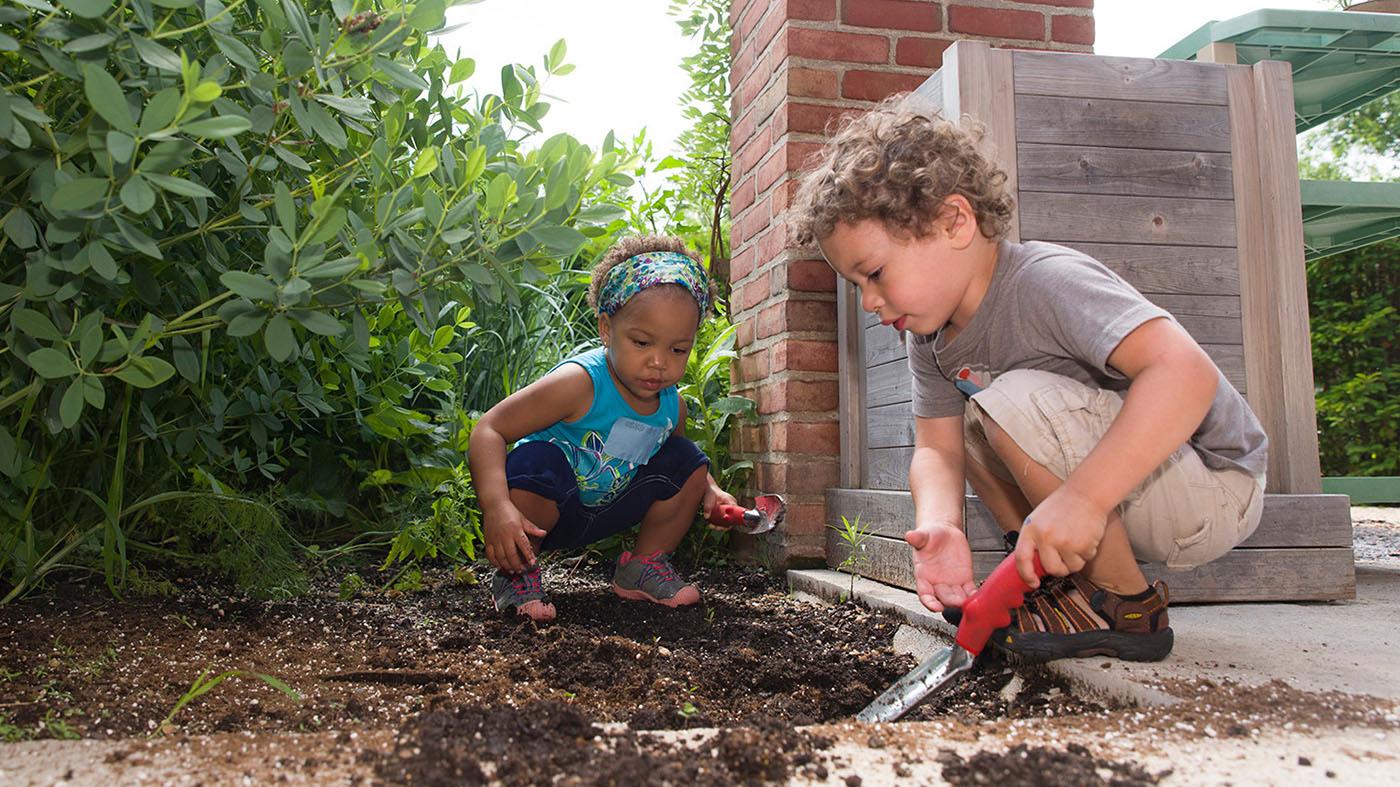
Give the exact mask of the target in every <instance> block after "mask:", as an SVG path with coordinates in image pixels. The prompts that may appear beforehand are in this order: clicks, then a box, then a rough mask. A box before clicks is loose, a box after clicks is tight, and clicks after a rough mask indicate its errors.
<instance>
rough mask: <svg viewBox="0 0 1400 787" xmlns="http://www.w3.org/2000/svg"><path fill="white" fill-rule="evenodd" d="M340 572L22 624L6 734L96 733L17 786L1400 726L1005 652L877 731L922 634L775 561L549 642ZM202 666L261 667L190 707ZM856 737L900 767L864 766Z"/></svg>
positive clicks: (534, 631) (992, 757)
mask: <svg viewBox="0 0 1400 787" xmlns="http://www.w3.org/2000/svg"><path fill="white" fill-rule="evenodd" d="M338 579H339V578H327V579H326V580H325V582H324V584H323V585H321V586H319V587H318V588H317V589H316V590H314V591H313V592H312V593H311V594H309V595H308V596H306V597H303V598H299V599H296V600H292V601H286V602H257V601H251V600H248V599H243V598H239V597H236V596H230V595H227V594H225V593H221V592H216V591H214V590H211V589H209V588H204V587H197V586H195V585H192V584H186V585H183V586H182V587H183V591H182V592H181V593H180V594H179V595H178V596H177V597H175V598H170V599H159V600H149V599H147V600H136V599H133V600H128V601H127V602H125V603H118V602H115V601H113V600H112V599H111V598H110V596H109V595H107V594H106V592H105V590H103V589H101V588H80V587H67V588H61V589H59V590H57V591H55V592H53V593H51V594H50V595H48V596H45V597H41V598H37V599H34V600H30V601H26V602H23V603H20V604H17V605H13V606H9V607H4V608H0V631H5V632H7V636H6V637H4V638H3V639H2V640H0V735H3V737H4V738H6V739H11V740H13V739H32V738H68V737H80V738H83V739H86V740H82V741H75V742H71V743H69V742H66V741H43V742H40V743H35V744H21V745H20V747H18V748H16V747H7V746H3V745H0V775H4V774H10V775H18V776H19V777H20V779H19V781H20V783H35V784H38V783H44V784H50V783H53V782H54V781H55V780H63V781H67V782H68V783H70V784H100V785H106V784H111V783H127V782H130V783H160V784H177V783H178V784H199V783H204V782H211V783H222V782H228V781H234V780H242V781H246V782H248V783H265V782H269V781H273V780H277V781H292V782H297V783H312V784H318V783H331V782H335V783H342V784H345V783H348V784H356V783H377V784H449V783H450V784H484V783H499V784H506V785H527V784H540V783H548V782H551V781H552V782H554V783H558V784H570V785H593V784H597V785H609V784H628V785H631V784H686V785H719V784H770V783H783V782H789V781H792V782H796V783H801V784H844V785H848V787H853V786H854V785H858V784H860V783H861V780H862V774H863V775H864V778H866V779H869V780H870V783H891V779H893V780H895V781H900V780H902V779H903V778H904V776H905V775H907V774H909V773H910V772H912V771H916V772H919V773H923V774H927V773H928V772H929V769H930V768H934V767H936V768H939V769H940V770H941V772H942V777H941V778H942V779H943V780H945V781H947V782H949V783H952V784H956V785H964V784H1007V785H1010V784H1036V783H1045V784H1052V783H1053V784H1122V785H1140V784H1154V783H1156V782H1157V780H1159V779H1161V778H1164V776H1166V772H1167V770H1168V769H1169V768H1167V767H1165V766H1164V765H1163V763H1162V762H1161V761H1160V760H1161V758H1162V757H1163V756H1164V755H1166V756H1170V753H1171V752H1172V751H1174V750H1175V749H1176V747H1177V746H1179V745H1181V744H1182V743H1183V742H1186V743H1189V742H1190V741H1208V740H1213V739H1217V738H1219V739H1239V740H1246V741H1247V740H1250V739H1256V740H1257V739H1258V738H1257V736H1259V735H1261V733H1262V734H1265V735H1267V734H1268V732H1269V730H1271V729H1272V730H1279V729H1288V730H1293V731H1296V732H1299V733H1302V734H1309V732H1310V731H1313V730H1317V731H1326V730H1331V729H1335V728H1337V727H1343V728H1345V727H1347V726H1359V727H1365V728H1368V729H1395V728H1396V727H1397V721H1396V716H1395V715H1394V712H1393V709H1391V710H1389V711H1387V710H1378V708H1377V706H1376V705H1375V704H1374V703H1373V702H1371V701H1370V700H1369V698H1356V697H1351V696H1349V695H1321V694H1306V693H1303V692H1298V691H1296V690H1293V689H1290V688H1288V687H1287V686H1284V685H1282V684H1277V683H1275V684H1268V685H1266V686H1262V687H1257V688H1249V687H1243V686H1237V685H1233V684H1229V683H1225V684H1216V683H1211V682H1209V681H1197V682H1190V683H1182V684H1181V685H1173V686H1163V687H1162V688H1163V689H1164V690H1167V691H1169V692H1170V693H1172V694H1175V695H1176V696H1178V697H1181V698H1183V699H1184V700H1185V701H1184V702H1182V703H1181V704H1180V705H1177V706H1174V707H1160V708H1109V707H1104V706H1103V705H1100V704H1098V703H1095V702H1093V701H1090V700H1086V699H1084V698H1082V697H1078V696H1075V695H1073V694H1071V693H1070V692H1069V691H1068V689H1067V687H1066V686H1065V685H1064V684H1062V683H1059V682H1057V681H1056V680H1054V679H1052V678H1050V677H1048V676H1047V674H1046V673H1044V672H1041V671H1038V670H1035V669H1025V668H1021V669H1016V670H1013V669H1011V668H1010V667H1009V666H1008V665H1007V664H1005V663H1004V662H1002V661H999V660H998V659H996V658H995V657H990V658H989V657H987V656H986V655H985V654H984V658H983V659H982V660H980V661H979V662H978V664H977V666H976V667H975V668H974V669H973V671H972V672H971V673H970V674H969V675H967V676H965V677H964V678H963V679H961V680H960V681H959V683H958V684H957V686H956V688H955V689H951V690H949V691H946V692H944V693H943V694H941V695H938V696H936V697H934V698H932V699H931V700H930V701H929V702H927V703H925V705H923V706H921V707H920V708H918V709H916V710H915V711H914V712H913V713H911V714H910V715H909V716H908V717H907V718H908V719H909V720H912V721H915V722H919V723H916V724H908V725H906V724H895V725H883V726H880V727H876V728H871V727H866V726H862V725H858V724H855V723H853V722H851V721H850V719H851V717H852V715H853V714H854V713H855V712H856V711H858V710H859V709H860V708H862V707H864V706H865V704H866V703H868V702H869V701H870V700H871V699H873V698H874V697H875V696H876V694H877V693H878V692H880V691H882V690H883V689H884V688H885V687H886V686H888V685H889V684H890V683H891V682H893V681H894V680H895V679H896V678H898V677H899V676H900V675H902V674H903V673H904V672H906V671H908V670H909V669H910V668H912V667H913V666H914V662H913V660H912V659H911V658H910V657H908V656H905V655H900V654H896V653H895V652H893V651H892V650H891V649H890V645H891V643H892V641H893V636H894V632H895V630H896V629H897V628H898V627H899V625H900V621H899V620H898V619H897V618H895V617H893V616H890V615H887V614H884V613H876V612H871V611H868V610H865V609H862V608H859V607H856V606H854V605H850V604H846V605H840V606H836V607H827V606H821V605H816V604H809V603H805V602H799V601H797V600H795V599H793V598H791V597H789V596H788V595H787V594H786V592H785V591H784V588H783V586H782V585H781V583H780V582H779V581H778V580H776V579H775V578H772V577H770V576H768V575H766V574H764V573H762V572H761V571H758V570H754V569H748V568H740V567H730V568H727V569H723V570H712V571H704V572H699V573H697V574H696V575H695V579H696V581H697V582H698V583H699V584H700V585H701V587H702V589H703V592H704V600H703V602H702V604H701V605H699V606H698V607H696V608H693V609H683V610H668V609H664V608H659V607H655V606H652V605H643V604H638V603H632V602H623V601H621V600H619V599H617V598H616V597H614V596H613V595H612V593H611V592H610V590H609V588H608V570H607V568H606V567H604V566H600V565H593V566H585V567H583V568H579V569H574V570H565V569H564V568H563V567H562V566H555V567H554V570H553V571H551V572H550V573H549V574H547V579H546V585H547V587H548V588H549V590H550V592H551V593H552V594H553V596H554V600H555V603H556V605H557V606H558V610H559V620H558V621H556V622H555V623H553V624H550V625H543V626H537V625H534V624H532V623H530V622H528V621H525V620H523V619H519V618H503V617H501V616H499V615H497V614H496V613H495V612H494V610H492V609H491V605H490V601H489V599H488V598H487V594H486V591H485V588H484V587H481V586H479V585H478V586H468V585H464V584H461V583H459V582H457V581H455V580H454V578H453V576H452V575H451V574H449V573H448V572H441V573H438V574H430V576H429V580H430V581H429V583H428V587H427V589H426V590H425V591H424V592H421V593H412V594H407V595H397V596H394V597H390V595H389V594H384V595H374V596H370V597H363V596H362V597H359V598H356V599H353V600H349V601H341V600H339V599H338V598H337V597H336V593H335V584H336V583H337V582H338ZM366 579H373V577H370V576H369V575H366ZM206 670H207V671H208V673H207V675H208V676H209V677H213V676H216V675H220V674H223V673H225V672H227V671H229V670H239V671H240V672H237V673H236V674H233V675H231V676H230V677H228V678H227V679H225V680H223V681H222V682H220V683H218V684H216V685H214V686H213V687H212V688H210V689H209V690H208V691H207V692H206V693H203V694H202V695H200V696H197V697H193V698H191V699H190V701H189V703H188V704H187V705H185V706H184V707H182V708H180V709H179V711H178V712H176V713H174V714H173V715H172V711H173V710H174V709H175V707H176V705H177V703H179V702H180V701H181V699H182V697H187V696H188V694H189V693H190V692H191V687H192V684H194V682H195V680H196V677H197V676H199V675H200V674H201V673H205V672H206ZM257 675H266V676H270V677H272V678H273V679H275V680H277V681H280V682H282V683H284V684H285V685H286V686H287V687H289V688H290V689H291V690H294V691H295V692H296V693H297V694H298V697H299V698H298V699H293V698H292V697H289V696H287V695H286V694H284V693H283V692H282V691H279V690H278V689H277V688H275V687H274V686H272V685H270V684H269V683H268V682H266V681H264V680H263V679H261V678H259V677H257ZM168 716H169V717H170V718H169V721H166V719H167V717H168ZM813 724H815V725H816V726H815V727H808V726H807V725H813ZM930 725H931V726H930ZM833 742H835V743H833ZM853 742H854V744H855V745H856V746H858V747H860V748H861V749H862V750H863V751H866V752H885V753H886V754H887V755H888V756H889V757H891V758H893V759H892V764H891V765H886V766H883V768H882V769H881V770H879V771H878V772H871V771H870V770H868V769H866V770H862V769H861V766H860V765H858V764H857V761H856V760H853V759H851V758H850V755H849V753H848V752H849V749H850V746H851V744H852V743H853ZM41 744H42V745H41ZM50 744H52V745H50ZM24 747H35V748H24ZM46 747H47V748H46ZM65 747H66V748H65ZM843 747H844V748H843ZM950 747H951V748H950ZM969 747H977V748H980V749H982V750H981V751H977V750H975V749H972V748H969ZM842 752H847V753H842ZM1144 757H1148V758H1152V757H1155V758H1157V760H1158V762H1157V765H1156V766H1155V767H1156V768H1157V771H1156V772H1150V771H1149V770H1148V769H1146V768H1145V767H1144V766H1143V765H1142V764H1141V763H1140V762H1139V759H1140V758H1144ZM46 758H47V759H46ZM7 759H8V762H7ZM891 768H892V769H893V770H892V771H891V770H890V769H891ZM75 769H76V770H75ZM31 775H32V778H31ZM7 778H12V777H11V776H0V781H5V780H6V779H7ZM1037 779H1039V780H1040V781H1037Z"/></svg>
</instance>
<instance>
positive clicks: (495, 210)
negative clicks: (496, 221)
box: [486, 172, 516, 218]
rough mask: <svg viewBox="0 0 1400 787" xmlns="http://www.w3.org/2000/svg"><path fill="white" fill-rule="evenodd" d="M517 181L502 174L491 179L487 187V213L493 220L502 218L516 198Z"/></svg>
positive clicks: (506, 174)
mask: <svg viewBox="0 0 1400 787" xmlns="http://www.w3.org/2000/svg"><path fill="white" fill-rule="evenodd" d="M515 189H516V186H515V179H514V178H512V177H511V176H510V175H509V174H508V173H505V172H501V173H498V174H497V175H496V177H494V178H492V179H491V184H490V185H489V186H487V187H486V212H487V213H488V214H489V215H490V216H491V217H492V218H500V216H501V214H502V213H503V212H504V211H505V208H506V205H507V204H508V203H509V202H510V200H511V199H513V198H514V197H515Z"/></svg>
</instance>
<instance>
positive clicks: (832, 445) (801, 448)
mask: <svg viewBox="0 0 1400 787" xmlns="http://www.w3.org/2000/svg"><path fill="white" fill-rule="evenodd" d="M834 352H835V351H834V350H833V353H834ZM773 427H774V428H773V429H771V430H770V433H771V434H772V435H773V437H772V438H771V439H772V441H773V442H774V443H779V444H781V445H782V448H774V450H776V451H791V452H793V453H797V454H818V455H822V456H836V455H838V454H839V453H841V425H840V424H839V423H837V422H835V421H817V422H809V421H777V422H775V423H774V424H773Z"/></svg>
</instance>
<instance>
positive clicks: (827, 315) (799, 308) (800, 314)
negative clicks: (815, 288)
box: [760, 301, 836, 336]
mask: <svg viewBox="0 0 1400 787" xmlns="http://www.w3.org/2000/svg"><path fill="white" fill-rule="evenodd" d="M784 305H785V306H786V307H787V308H786V309H785V310H784V312H785V314H784V316H785V318H786V323H787V324H786V326H785V327H786V328H787V330H789V331H829V332H830V333H831V335H832V336H835V335H836V302H835V301H787V302H786V303H785V304H784ZM761 316H762V315H760V317H761Z"/></svg>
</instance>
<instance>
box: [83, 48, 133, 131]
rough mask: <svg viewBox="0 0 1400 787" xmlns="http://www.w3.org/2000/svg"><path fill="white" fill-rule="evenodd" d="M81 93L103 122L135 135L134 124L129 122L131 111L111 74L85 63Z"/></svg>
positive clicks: (119, 86)
mask: <svg viewBox="0 0 1400 787" xmlns="http://www.w3.org/2000/svg"><path fill="white" fill-rule="evenodd" d="M83 93H84V94H85V95H86V96H87V100H88V103H89V104H91V105H92V108H93V110H94V111H95V112H97V114H99V115H101V116H102V119H103V120H105V121H107V122H108V123H111V124H112V125H113V126H114V127H116V128H119V129H121V130H122V131H125V132H126V133H128V134H135V133H136V124H135V123H134V122H132V120H131V110H129V109H128V108H127V106H126V97H125V94H123V93H122V87H121V85H119V84H117V80H115V79H113V78H112V75H111V74H108V73H107V72H106V71H103V70H102V69H100V68H98V67H97V66H95V65H93V64H91V63H85V64H84V65H83Z"/></svg>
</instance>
